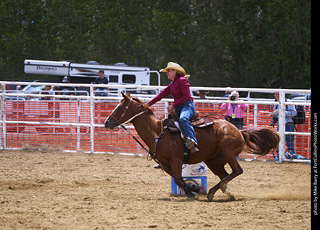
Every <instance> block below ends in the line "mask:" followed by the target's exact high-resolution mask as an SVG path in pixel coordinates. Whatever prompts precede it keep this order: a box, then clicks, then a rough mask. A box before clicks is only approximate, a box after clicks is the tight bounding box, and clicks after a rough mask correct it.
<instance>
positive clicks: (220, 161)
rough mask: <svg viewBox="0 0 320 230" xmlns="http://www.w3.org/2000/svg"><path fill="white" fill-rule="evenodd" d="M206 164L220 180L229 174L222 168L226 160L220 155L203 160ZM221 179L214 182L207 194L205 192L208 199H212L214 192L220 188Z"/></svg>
mask: <svg viewBox="0 0 320 230" xmlns="http://www.w3.org/2000/svg"><path fill="white" fill-rule="evenodd" d="M205 163H206V165H207V166H208V168H209V169H210V170H211V171H212V172H213V173H214V174H215V175H217V176H218V177H219V178H220V180H221V181H222V179H223V178H225V177H227V176H228V175H229V174H228V173H227V172H226V170H225V169H224V165H225V164H226V163H227V162H226V160H225V159H224V158H223V157H222V156H221V155H219V156H216V157H214V158H211V159H209V160H207V161H205ZM221 181H220V182H219V183H218V184H216V185H215V186H214V187H212V188H211V189H210V190H209V192H208V194H207V198H208V200H209V201H212V199H213V197H214V194H215V193H216V192H217V191H218V189H219V188H220V185H221Z"/></svg>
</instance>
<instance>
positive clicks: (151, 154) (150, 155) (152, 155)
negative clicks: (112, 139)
mask: <svg viewBox="0 0 320 230" xmlns="http://www.w3.org/2000/svg"><path fill="white" fill-rule="evenodd" d="M131 102H132V98H131V99H130V102H129V103H128V105H127V106H126V107H125V110H124V111H123V113H122V114H121V117H120V118H119V119H117V118H116V117H114V116H113V115H112V113H113V112H112V113H111V115H110V116H111V117H113V118H114V119H115V120H117V121H118V122H119V123H120V122H121V119H122V118H123V117H124V115H125V113H126V111H127V110H128V109H129V105H130V103H131ZM117 108H118V106H117V107H116V108H115V109H114V110H116V109H117ZM147 111H148V110H143V111H141V112H140V113H137V114H136V115H134V116H132V117H131V118H129V119H128V120H127V121H124V122H122V123H121V124H120V125H119V126H120V127H121V128H123V129H124V130H125V131H126V132H127V133H128V134H129V135H130V136H131V137H132V138H133V139H134V140H135V141H136V142H137V143H138V144H139V145H140V146H141V148H143V149H144V150H145V151H146V152H147V153H148V158H147V159H148V160H154V161H155V162H156V163H157V164H159V165H160V167H161V168H162V169H163V170H165V171H166V172H169V174H170V175H171V174H172V171H171V169H170V167H168V166H167V165H165V164H162V163H161V162H160V161H159V160H158V159H157V144H158V142H159V140H160V139H161V138H162V137H163V136H164V135H165V134H166V132H167V129H166V130H163V125H162V124H161V133H160V134H159V136H158V137H157V138H156V140H155V142H154V145H155V152H151V151H150V150H148V149H147V148H146V147H144V145H143V144H142V143H141V142H140V141H139V140H138V139H137V138H136V137H135V136H133V135H132V134H131V132H130V131H129V130H128V129H127V128H126V127H125V126H124V125H126V124H128V123H130V122H131V121H132V120H134V119H135V118H137V117H138V116H140V115H142V114H144V113H146V112H147Z"/></svg>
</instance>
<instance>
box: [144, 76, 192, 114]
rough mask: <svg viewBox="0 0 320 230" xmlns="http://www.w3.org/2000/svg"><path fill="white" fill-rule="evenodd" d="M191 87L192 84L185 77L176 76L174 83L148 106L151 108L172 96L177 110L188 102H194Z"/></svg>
mask: <svg viewBox="0 0 320 230" xmlns="http://www.w3.org/2000/svg"><path fill="white" fill-rule="evenodd" d="M189 87H190V84H189V81H188V79H186V78H185V77H184V76H183V75H180V76H176V77H175V78H174V81H172V82H171V83H170V84H169V85H168V86H167V87H166V88H165V89H164V90H163V91H161V92H160V93H159V94H158V95H157V96H155V97H154V98H153V99H152V100H151V101H149V102H148V104H149V105H150V106H151V105H153V104H154V103H156V102H158V101H160V100H161V99H162V98H164V97H166V96H168V95H169V94H171V95H172V96H173V99H174V103H173V107H174V108H177V107H179V106H180V105H182V104H183V103H185V102H187V101H188V100H193V98H192V97H191V94H190V90H189Z"/></svg>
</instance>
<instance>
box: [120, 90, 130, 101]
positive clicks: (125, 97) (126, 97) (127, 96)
mask: <svg viewBox="0 0 320 230" xmlns="http://www.w3.org/2000/svg"><path fill="white" fill-rule="evenodd" d="M121 94H122V96H123V98H124V99H125V100H127V99H129V96H130V94H129V95H126V94H124V93H123V92H121Z"/></svg>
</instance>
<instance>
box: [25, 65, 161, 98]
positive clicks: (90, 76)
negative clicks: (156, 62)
mask: <svg viewBox="0 0 320 230" xmlns="http://www.w3.org/2000/svg"><path fill="white" fill-rule="evenodd" d="M100 69H103V70H104V75H105V76H106V77H107V78H108V80H109V88H110V92H111V94H110V96H111V95H119V94H120V91H119V90H118V89H112V85H139V86H140V85H147V86H148V85H150V75H151V73H155V74H156V76H157V85H158V86H160V74H159V72H158V71H150V68H148V67H138V66H127V65H126V64H124V63H118V64H115V65H100V64H98V63H96V62H91V63H87V64H80V63H74V62H70V61H43V60H30V59H26V60H25V61H24V72H25V73H27V74H42V75H54V76H59V77H60V79H59V80H61V79H62V77H64V76H69V77H70V79H71V83H93V82H94V81H95V79H96V78H97V77H98V75H99V74H98V72H99V70H100ZM123 91H126V90H125V89H124V90H123ZM128 91H129V90H128ZM134 93H137V92H134ZM145 93H146V94H149V93H150V92H142V94H145ZM151 93H152V94H154V93H157V92H151Z"/></svg>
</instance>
